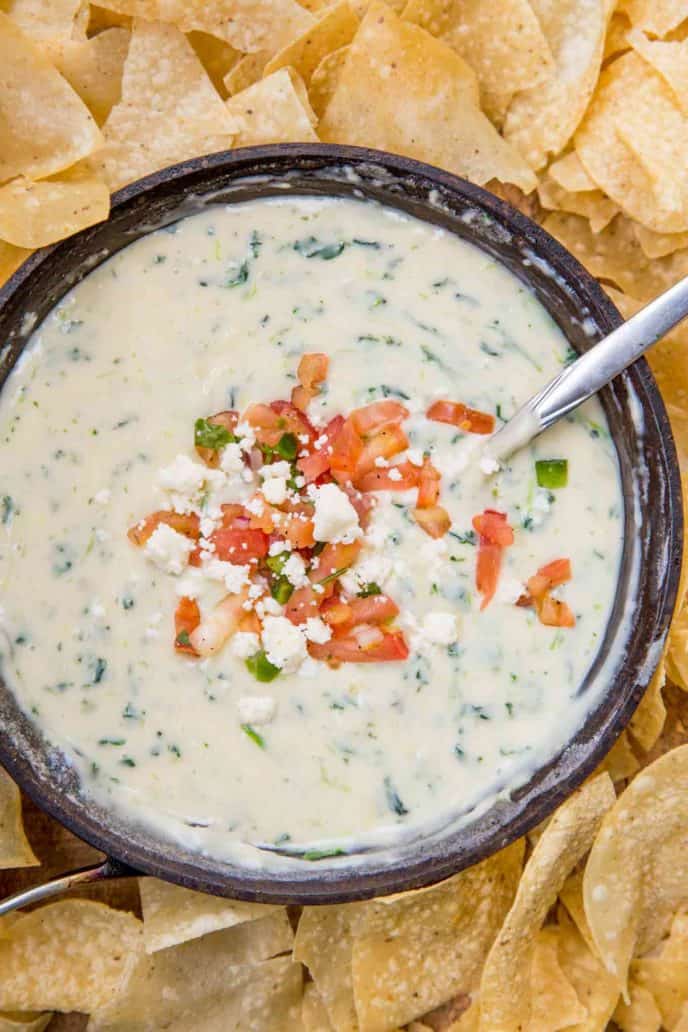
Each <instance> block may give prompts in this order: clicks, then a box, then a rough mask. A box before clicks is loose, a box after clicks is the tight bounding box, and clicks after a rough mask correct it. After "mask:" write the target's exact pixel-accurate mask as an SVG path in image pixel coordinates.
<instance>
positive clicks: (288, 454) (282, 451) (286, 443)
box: [277, 433, 299, 462]
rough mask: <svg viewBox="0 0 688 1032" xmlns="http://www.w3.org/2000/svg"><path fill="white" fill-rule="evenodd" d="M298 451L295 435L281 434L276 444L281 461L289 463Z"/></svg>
mask: <svg viewBox="0 0 688 1032" xmlns="http://www.w3.org/2000/svg"><path fill="white" fill-rule="evenodd" d="M298 450H299V441H298V438H297V436H296V434H290V433H287V434H282V436H281V437H280V439H279V441H278V442H277V454H278V455H279V457H280V458H281V459H286V460H287V462H291V461H292V459H295V458H296V456H297V454H298Z"/></svg>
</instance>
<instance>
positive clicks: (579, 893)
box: [559, 868, 595, 953]
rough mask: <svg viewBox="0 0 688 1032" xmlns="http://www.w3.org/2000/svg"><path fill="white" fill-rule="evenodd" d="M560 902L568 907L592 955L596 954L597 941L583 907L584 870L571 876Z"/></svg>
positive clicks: (563, 888) (569, 913) (565, 883)
mask: <svg viewBox="0 0 688 1032" xmlns="http://www.w3.org/2000/svg"><path fill="white" fill-rule="evenodd" d="M559 900H560V902H561V903H563V905H564V906H565V907H566V910H567V913H568V915H569V917H570V918H571V920H572V921H573V923H574V924H575V926H576V928H577V929H578V934H579V935H580V937H581V938H582V939H583V941H584V943H585V945H586V946H587V947H588V949H589V950H590V952H591V953H595V941H594V939H593V937H592V932H591V931H590V925H589V924H588V919H587V917H586V916H585V907H584V905H583V869H582V868H581V869H580V870H579V871H574V873H573V874H572V875H570V876H569V877H568V878H567V879H566V881H565V882H564V885H563V886H562V889H561V892H560V893H559Z"/></svg>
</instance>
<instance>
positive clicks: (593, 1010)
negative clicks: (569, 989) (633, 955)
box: [557, 908, 619, 1032]
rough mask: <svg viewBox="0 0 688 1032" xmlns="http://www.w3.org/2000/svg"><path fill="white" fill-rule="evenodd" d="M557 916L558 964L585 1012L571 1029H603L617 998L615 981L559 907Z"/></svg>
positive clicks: (596, 1031) (591, 1031)
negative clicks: (577, 1023) (584, 1017)
mask: <svg viewBox="0 0 688 1032" xmlns="http://www.w3.org/2000/svg"><path fill="white" fill-rule="evenodd" d="M557 916H558V921H557V934H558V938H559V963H560V964H561V967H562V970H563V972H564V974H565V975H566V977H567V978H568V980H569V982H570V983H571V985H572V986H573V988H574V989H575V991H576V994H577V996H578V999H579V1000H580V1002H581V1003H582V1004H583V1006H584V1007H585V1009H586V1011H587V1017H586V1019H585V1021H583V1022H581V1024H580V1025H576V1026H575V1029H571V1032H604V1030H605V1029H607V1027H608V1023H609V1020H610V1018H611V1016H612V1014H613V1013H614V1011H615V1009H616V1005H617V1003H618V1001H619V989H618V986H617V984H616V981H615V980H614V978H612V976H611V975H610V974H609V973H608V972H607V971H605V968H604V965H603V964H602V961H601V960H600V959H599V957H598V956H597V955H596V954H594V953H593V952H592V951H591V950H590V949H589V948H588V946H587V944H586V943H585V941H584V940H583V938H582V936H581V935H580V933H579V932H578V929H577V928H575V927H574V925H573V923H572V922H571V920H570V919H569V917H568V915H567V914H566V913H564V912H563V911H562V909H561V908H559V912H558V915H557Z"/></svg>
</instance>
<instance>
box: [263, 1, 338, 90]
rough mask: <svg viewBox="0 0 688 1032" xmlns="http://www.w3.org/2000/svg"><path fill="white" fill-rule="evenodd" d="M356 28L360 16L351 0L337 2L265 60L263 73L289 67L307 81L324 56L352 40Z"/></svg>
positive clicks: (307, 82)
mask: <svg viewBox="0 0 688 1032" xmlns="http://www.w3.org/2000/svg"><path fill="white" fill-rule="evenodd" d="M357 28H358V18H357V17H356V14H355V13H354V11H353V8H352V7H351V6H350V4H349V3H348V0H343V2H341V3H336V4H334V5H333V6H332V7H328V8H326V9H325V10H324V11H323V13H322V16H321V17H320V19H319V21H317V22H316V23H315V25H313V26H312V27H311V28H309V29H308V31H307V32H305V33H304V34H303V35H302V36H299V37H298V39H295V40H294V41H293V43H290V44H289V45H288V46H287V47H285V48H284V49H283V50H280V51H279V53H277V54H275V56H274V57H272V58H271V59H270V60H269V61H268V63H267V64H266V66H265V69H264V73H263V74H264V75H266V76H267V75H270V74H271V73H272V72H277V71H279V69H280V68H287V67H290V68H293V69H294V71H295V72H296V73H297V74H298V75H300V76H301V78H302V79H303V81H304V82H305V83H306V85H308V84H309V82H310V81H311V76H312V75H313V72H314V71H315V69H316V68H317V67H318V65H319V64H320V62H321V61H322V60H323V58H325V57H327V55H328V54H331V53H332V51H333V50H338V49H339V48H340V47H344V46H346V45H347V43H350V42H351V40H352V39H353V38H354V36H355V35H356V30H357Z"/></svg>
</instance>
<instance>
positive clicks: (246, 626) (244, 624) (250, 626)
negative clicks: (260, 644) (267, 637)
mask: <svg viewBox="0 0 688 1032" xmlns="http://www.w3.org/2000/svg"><path fill="white" fill-rule="evenodd" d="M262 627H263V625H262V624H261V622H260V618H259V616H258V613H256V611H255V609H249V610H246V609H244V610H243V612H242V614H241V616H240V617H239V623H238V625H237V630H238V631H245V632H250V633H253V634H260V632H261V630H262Z"/></svg>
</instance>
